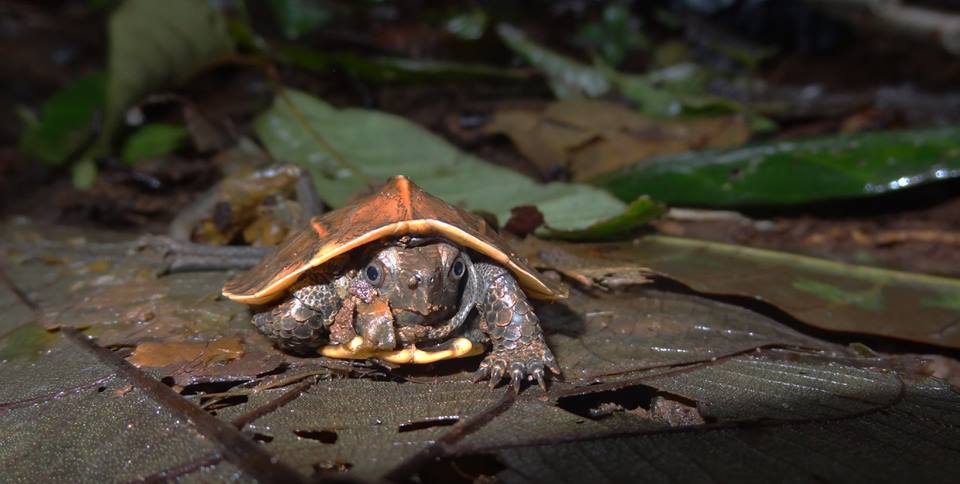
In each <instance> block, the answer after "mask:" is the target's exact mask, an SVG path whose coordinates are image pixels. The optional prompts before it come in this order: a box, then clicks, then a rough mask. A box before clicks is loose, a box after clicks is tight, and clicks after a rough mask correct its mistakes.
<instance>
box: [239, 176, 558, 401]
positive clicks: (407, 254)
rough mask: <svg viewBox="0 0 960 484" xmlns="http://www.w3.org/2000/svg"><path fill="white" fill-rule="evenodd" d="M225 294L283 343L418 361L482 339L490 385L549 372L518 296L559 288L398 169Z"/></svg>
mask: <svg viewBox="0 0 960 484" xmlns="http://www.w3.org/2000/svg"><path fill="white" fill-rule="evenodd" d="M223 294H224V295H225V296H227V297H229V298H230V299H233V300H235V301H238V302H243V303H247V304H252V305H255V312H256V314H255V315H254V324H255V325H256V326H257V328H258V329H259V330H260V331H261V332H263V333H264V334H266V335H267V336H269V337H270V338H271V339H272V340H273V341H274V342H275V343H276V344H277V345H278V346H279V347H281V348H283V349H286V350H289V351H294V352H298V353H313V352H319V353H321V354H323V355H326V356H330V357H337V358H368V357H375V358H380V359H384V360H387V361H391V362H395V363H428V362H433V361H437V360H441V359H446V358H456V357H462V356H467V355H472V354H478V353H479V352H481V351H482V349H483V343H485V342H487V341H489V342H491V343H492V346H493V348H492V351H491V353H490V354H489V355H487V357H486V358H485V359H484V360H483V362H482V363H481V365H480V369H479V370H478V377H481V378H489V379H490V382H491V385H495V384H496V383H498V382H499V381H500V380H501V379H502V378H504V377H505V376H509V377H510V379H511V380H512V383H513V384H514V386H515V387H518V386H519V385H520V383H521V381H522V380H523V379H524V378H527V377H530V378H533V379H536V380H537V381H538V382H540V383H541V385H542V384H543V377H544V371H545V369H549V370H551V371H553V372H555V373H559V367H558V366H557V363H556V360H555V359H554V357H553V354H552V353H551V352H550V349H549V348H548V347H547V345H546V343H545V342H544V339H543V334H542V331H541V329H540V325H539V320H538V319H537V316H536V314H535V313H534V311H533V308H532V307H531V305H530V303H529V302H528V300H527V298H528V297H532V298H537V299H545V300H554V299H559V298H562V297H565V293H564V292H562V291H561V289H560V288H559V287H558V286H557V285H554V284H553V283H552V282H551V281H549V280H547V279H543V278H542V277H541V276H540V274H539V273H538V272H537V271H536V270H534V269H532V268H531V267H529V266H528V265H527V263H526V262H525V261H524V260H523V259H522V258H520V257H519V256H517V255H516V254H515V253H514V252H512V251H510V250H509V247H508V245H507V244H506V243H505V242H504V241H503V240H502V239H501V238H500V236H499V235H498V234H497V233H496V232H494V231H493V230H491V229H490V228H489V227H488V226H487V225H486V223H485V222H484V221H483V220H482V219H480V218H479V217H476V216H473V215H472V214H470V213H468V212H466V211H464V210H462V209H460V208H457V207H454V206H452V205H449V204H447V203H446V202H444V201H442V200H440V199H438V198H436V197H433V196H432V195H430V194H428V193H426V192H424V191H423V190H421V189H420V188H419V187H417V186H416V185H414V184H413V183H412V182H411V181H409V180H408V179H407V178H405V177H402V176H397V177H393V178H391V179H390V180H389V181H388V182H387V184H386V185H385V186H384V187H383V188H382V189H381V190H380V191H379V192H378V193H375V194H373V195H370V196H367V197H364V198H362V199H360V200H357V201H356V202H354V203H352V204H350V205H347V206H344V207H342V208H340V209H338V210H335V211H333V212H329V213H327V214H325V215H322V216H320V217H315V218H313V219H312V220H311V222H310V225H309V227H307V228H306V229H304V230H303V231H301V232H300V233H298V234H296V235H294V236H293V237H291V238H289V239H288V240H287V241H286V242H285V243H283V244H282V245H281V246H279V247H278V248H277V250H276V251H274V252H272V253H271V254H269V255H268V256H266V257H264V258H263V260H262V261H261V262H260V263H259V264H258V265H257V266H256V267H254V268H253V269H251V270H250V271H248V272H246V273H244V274H241V275H239V276H238V277H236V278H234V279H232V280H230V281H229V282H227V284H226V285H225V286H224V289H223ZM464 323H467V324H464ZM418 346H420V347H421V348H418ZM422 348H427V349H422Z"/></svg>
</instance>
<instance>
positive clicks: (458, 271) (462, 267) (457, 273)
mask: <svg viewBox="0 0 960 484" xmlns="http://www.w3.org/2000/svg"><path fill="white" fill-rule="evenodd" d="M466 270H467V265H466V264H464V263H463V259H457V260H456V262H454V263H453V267H451V268H450V273H451V274H453V277H454V278H456V279H460V278H461V277H463V273H464V272H466Z"/></svg>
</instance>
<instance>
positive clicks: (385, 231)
mask: <svg viewBox="0 0 960 484" xmlns="http://www.w3.org/2000/svg"><path fill="white" fill-rule="evenodd" d="M404 235H412V236H434V237H443V238H445V239H447V240H450V241H451V242H454V243H456V244H459V245H460V246H462V247H467V248H470V249H473V250H475V251H477V252H479V253H481V254H483V255H485V256H487V257H489V258H490V259H492V260H493V261H495V262H496V263H498V264H501V265H502V266H503V267H505V268H507V269H509V270H510V271H511V272H512V273H513V274H514V276H515V277H516V278H517V281H518V282H519V283H520V287H522V288H523V290H524V292H526V293H527V295H528V296H530V297H532V298H535V299H545V300H554V299H560V298H563V297H566V293H565V292H564V291H563V290H562V289H561V288H560V286H559V284H556V283H553V282H551V281H549V280H546V279H544V278H543V277H542V276H541V275H540V274H539V273H538V272H537V271H536V270H535V269H533V268H532V267H530V266H529V265H528V264H527V262H526V261H525V260H524V259H523V258H522V257H520V256H518V255H517V254H516V253H515V252H513V251H512V250H511V249H510V247H509V245H507V243H506V242H505V241H504V240H503V239H502V238H501V237H500V235H499V234H497V233H496V232H495V231H494V230H493V229H491V228H490V227H489V226H488V225H487V223H486V222H485V221H484V220H483V219H482V218H480V217H477V216H475V215H473V214H471V213H469V212H467V211H465V210H463V209H461V208H458V207H455V206H453V205H450V204H448V203H447V202H444V201H443V200H441V199H439V198H437V197H434V196H433V195H430V194H429V193H427V192H425V191H423V189H421V188H420V187H418V186H417V185H415V184H414V183H413V182H412V181H410V180H409V179H407V178H406V177H404V176H395V177H392V178H390V179H389V180H387V183H386V184H385V185H384V186H383V188H382V189H380V191H379V192H377V193H374V194H372V195H368V196H366V197H363V198H361V199H358V200H357V201H355V202H353V203H351V204H348V205H345V206H343V207H341V208H339V209H337V210H334V211H332V212H328V213H326V214H323V215H321V216H318V217H314V218H312V219H311V220H310V224H309V226H308V227H306V228H305V229H303V230H302V231H300V232H299V233H297V234H295V235H294V236H292V237H290V238H288V239H287V240H285V241H284V242H283V243H282V244H281V245H280V246H279V247H277V250H275V251H273V252H271V253H270V254H268V255H267V256H265V257H264V258H263V259H262V260H261V261H260V262H259V263H258V264H257V265H256V266H255V267H253V268H252V269H250V270H249V271H247V272H245V273H243V274H240V275H238V276H237V277H235V278H233V279H231V280H230V281H227V283H226V284H225V285H224V287H223V295H224V296H226V297H228V298H230V299H233V300H234V301H237V302H242V303H245V304H263V303H267V302H269V301H270V300H272V299H273V298H275V297H277V296H279V295H280V294H282V293H283V291H284V290H285V289H286V288H288V287H290V286H291V285H292V284H293V283H294V282H296V281H297V279H298V278H299V277H300V275H301V274H303V273H304V272H306V271H308V270H310V269H312V268H314V267H318V266H320V265H322V264H323V263H325V262H327V261H329V260H330V259H332V258H334V257H336V256H338V255H341V254H345V253H347V252H350V251H351V250H353V249H356V248H357V247H361V246H363V245H366V244H369V243H371V242H376V241H378V240H382V239H386V238H390V237H401V236H404Z"/></svg>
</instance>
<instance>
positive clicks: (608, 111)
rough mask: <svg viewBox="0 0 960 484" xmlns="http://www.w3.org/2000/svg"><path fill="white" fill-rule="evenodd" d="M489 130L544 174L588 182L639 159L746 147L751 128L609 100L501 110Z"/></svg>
mask: <svg viewBox="0 0 960 484" xmlns="http://www.w3.org/2000/svg"><path fill="white" fill-rule="evenodd" d="M485 130H486V131H487V132H489V133H503V134H506V135H507V136H509V137H510V139H511V140H512V141H513V143H514V144H515V145H516V146H517V148H518V149H519V150H520V152H521V153H523V154H524V156H526V157H527V158H529V159H530V160H531V161H533V162H534V163H535V164H536V165H537V167H538V168H539V169H540V170H541V172H542V173H544V174H545V175H550V174H552V173H555V172H556V171H557V170H567V171H569V172H570V173H571V174H572V175H573V177H574V179H576V180H585V179H589V178H593V177H596V176H599V175H601V174H604V173H608V172H611V171H614V170H617V169H620V168H623V167H624V166H627V165H630V164H632V163H635V162H637V161H639V160H643V159H646V158H652V157H654V156H659V155H666V154H673V153H682V152H686V151H691V150H701V149H708V148H720V147H732V146H738V145H741V144H743V143H744V142H746V141H747V139H748V138H749V136H750V129H749V128H748V126H747V125H746V123H745V122H744V121H743V119H742V118H741V117H739V116H721V117H714V118H697V119H689V120H683V121H664V120H658V119H654V118H650V117H646V116H642V115H640V114H639V113H637V112H635V111H633V110H631V109H630V108H628V107H626V106H623V105H620V104H616V103H611V102H605V101H589V100H566V101H558V102H555V103H551V104H549V105H547V106H546V107H545V108H544V109H543V110H541V111H531V110H521V109H504V110H500V111H498V112H497V113H496V114H495V115H494V117H493V119H492V120H491V121H490V123H488V124H487V126H486V127H485Z"/></svg>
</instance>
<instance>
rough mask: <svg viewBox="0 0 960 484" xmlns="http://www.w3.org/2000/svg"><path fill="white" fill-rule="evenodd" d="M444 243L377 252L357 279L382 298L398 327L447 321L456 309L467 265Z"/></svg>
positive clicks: (452, 246)
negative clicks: (360, 279) (367, 284)
mask: <svg viewBox="0 0 960 484" xmlns="http://www.w3.org/2000/svg"><path fill="white" fill-rule="evenodd" d="M460 252H461V250H460V248H459V247H457V246H455V245H453V244H450V243H448V242H444V241H432V242H428V243H423V244H417V245H408V244H398V245H390V246H387V247H385V248H383V249H382V250H379V251H378V252H376V253H375V254H374V255H373V257H371V259H370V262H369V263H368V264H367V265H366V266H364V267H363V268H361V270H360V274H359V276H360V277H361V278H363V279H364V280H366V282H368V283H370V284H371V285H372V286H374V287H376V288H377V289H378V292H379V293H380V295H381V296H383V297H385V298H386V299H387V301H388V302H389V304H390V309H391V310H392V312H393V317H394V321H395V322H396V324H397V325H398V326H413V325H429V324H432V323H435V322H440V321H446V320H447V319H449V318H450V316H451V315H453V313H454V312H456V310H457V307H458V301H459V295H460V285H461V281H463V279H464V277H466V274H467V262H466V260H465V258H464V257H462V256H461V254H460Z"/></svg>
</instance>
